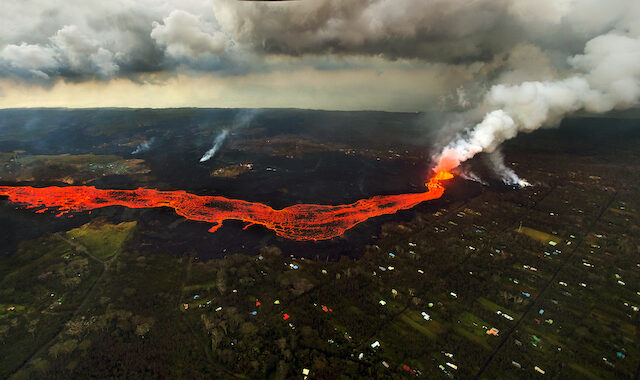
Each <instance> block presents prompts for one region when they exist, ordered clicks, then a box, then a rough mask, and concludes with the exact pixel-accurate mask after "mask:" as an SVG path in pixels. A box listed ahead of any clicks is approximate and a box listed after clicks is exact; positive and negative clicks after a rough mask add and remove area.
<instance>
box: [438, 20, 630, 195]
mask: <svg viewBox="0 0 640 380" xmlns="http://www.w3.org/2000/svg"><path fill="white" fill-rule="evenodd" d="M639 62H640V38H638V36H630V35H623V34H617V33H613V32H612V33H608V34H605V35H602V36H599V37H596V38H594V39H592V40H590V41H589V42H587V44H586V46H585V48H584V54H581V55H576V56H573V57H570V58H569V59H568V63H569V65H571V67H572V68H573V72H574V73H573V75H571V76H568V77H566V78H565V79H561V80H555V81H535V82H523V83H521V84H517V85H503V84H498V85H494V86H493V87H491V89H490V90H489V92H488V93H487V94H486V96H485V99H484V104H483V105H482V106H481V107H480V108H479V109H484V110H488V112H486V114H485V116H484V118H483V119H482V121H480V122H479V123H477V124H476V125H475V126H474V127H473V128H472V129H470V130H467V131H465V132H464V133H462V134H460V135H459V136H458V137H457V138H456V139H455V140H454V141H452V142H451V143H449V144H448V145H447V146H446V147H445V148H444V149H442V150H441V151H440V152H439V153H438V154H437V155H436V157H435V158H436V160H437V162H438V164H437V166H436V168H435V170H451V169H453V168H456V167H457V166H458V165H460V163H462V162H464V161H466V160H468V159H470V158H472V157H473V156H475V155H476V154H478V153H480V152H487V153H492V152H495V151H496V149H497V148H498V146H499V145H500V144H501V143H502V142H504V141H505V140H508V139H511V138H513V137H515V136H516V135H517V134H518V132H531V131H534V130H536V129H538V128H540V127H541V126H543V125H552V124H555V123H558V122H559V121H560V120H561V119H562V118H563V117H564V116H566V115H568V114H570V113H572V112H575V111H578V110H585V111H588V112H593V113H604V112H608V111H611V110H614V109H625V108H629V107H632V106H634V105H637V104H638V101H639V98H640V64H639ZM492 162H493V168H494V169H497V170H498V171H499V172H500V175H501V176H502V178H503V179H504V180H505V181H506V182H508V183H512V184H520V185H522V184H524V182H523V180H521V179H519V178H518V177H517V175H515V173H514V172H513V171H511V170H509V169H507V168H506V167H505V165H504V164H503V163H502V158H501V156H500V154H497V155H494V156H493V158H492ZM498 162H500V163H498Z"/></svg>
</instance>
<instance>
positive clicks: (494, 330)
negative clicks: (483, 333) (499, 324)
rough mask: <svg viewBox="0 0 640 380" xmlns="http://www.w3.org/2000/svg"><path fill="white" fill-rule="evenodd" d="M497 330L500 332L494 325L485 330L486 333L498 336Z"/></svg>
mask: <svg viewBox="0 0 640 380" xmlns="http://www.w3.org/2000/svg"><path fill="white" fill-rule="evenodd" d="M499 332H500V330H498V329H497V328H495V327H492V328H491V329H489V330H487V335H493V336H498V333H499Z"/></svg>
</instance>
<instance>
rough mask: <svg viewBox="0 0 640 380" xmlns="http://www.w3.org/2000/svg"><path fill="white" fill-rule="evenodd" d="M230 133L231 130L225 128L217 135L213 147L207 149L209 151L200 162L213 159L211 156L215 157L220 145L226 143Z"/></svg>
mask: <svg viewBox="0 0 640 380" xmlns="http://www.w3.org/2000/svg"><path fill="white" fill-rule="evenodd" d="M228 134H229V130H228V129H223V130H222V132H220V133H219V134H218V136H216V139H215V140H213V146H212V147H211V149H209V150H208V151H207V153H205V154H204V156H202V158H201V159H200V162H205V161H209V159H211V157H213V156H214V155H215V154H216V152H217V151H218V149H220V147H221V146H222V143H224V140H225V139H226V138H227V135H228Z"/></svg>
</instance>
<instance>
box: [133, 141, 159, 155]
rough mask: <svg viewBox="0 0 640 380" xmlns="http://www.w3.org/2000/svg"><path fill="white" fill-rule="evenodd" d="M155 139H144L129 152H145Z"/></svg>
mask: <svg viewBox="0 0 640 380" xmlns="http://www.w3.org/2000/svg"><path fill="white" fill-rule="evenodd" d="M155 140H156V138H155V137H152V138H151V139H149V140H144V141H143V142H141V143H140V144H139V145H138V146H137V147H136V149H135V150H134V151H133V152H131V154H138V153H142V152H146V151H148V150H149V149H151V145H152V144H153V142H154V141H155Z"/></svg>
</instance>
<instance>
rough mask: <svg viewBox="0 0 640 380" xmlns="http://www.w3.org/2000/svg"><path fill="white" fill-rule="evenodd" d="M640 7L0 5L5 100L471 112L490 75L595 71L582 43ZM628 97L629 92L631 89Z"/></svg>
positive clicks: (78, 1) (31, 0) (500, 3)
mask: <svg viewBox="0 0 640 380" xmlns="http://www.w3.org/2000/svg"><path fill="white" fill-rule="evenodd" d="M639 9H640V5H639V4H638V2H637V0H607V1H603V0H513V1H510V0H473V1H471V0H348V1H346V0H298V1H286V2H273V1H272V2H251V1H236V0H211V1H205V0H202V1H196V0H180V1H177V0H162V1H160V0H137V1H132V0H114V1H91V0H65V1H51V0H23V1H10V0H0V108H13V107H155V108H162V107H295V108H311V109H332V110H365V109H367V110H386V111H407V112H418V111H432V110H436V111H447V112H450V111H465V110H471V109H477V108H478V105H479V104H481V103H483V102H485V103H486V99H487V96H497V95H496V94H495V91H494V92H493V93H491V94H493V95H491V94H490V95H487V94H488V93H490V92H491V91H493V90H492V89H493V88H494V86H495V85H503V86H510V85H518V84H520V83H522V82H525V81H539V82H545V81H546V82H552V81H557V80H562V79H563V78H568V77H572V76H573V75H574V74H575V73H576V72H579V71H581V70H582V71H585V70H586V71H589V70H591V69H592V68H591V67H587V66H589V64H590V63H589V62H587V61H588V59H592V60H593V59H596V58H597V54H598V51H599V50H598V48H601V47H599V46H596V47H595V48H594V49H595V50H594V52H593V53H591V52H589V51H588V47H589V46H590V45H589V42H590V41H593V40H594V39H596V38H597V37H599V36H614V37H615V36H622V37H625V38H629V39H636V40H637V39H638V37H639V36H640V30H639V28H640V26H639V25H640V18H639V17H638V16H639V15H640V11H639ZM612 38H613V37H612ZM621 43H622V42H621ZM591 45H597V44H595V43H592V44H591ZM621 46H622V45H621ZM624 46H631V47H632V48H635V45H633V44H631V45H624ZM592 50H593V49H592ZM576 57H587V58H584V59H583V62H579V61H580V59H579V58H576ZM594 70H595V69H594ZM591 71H593V70H591ZM594 75H595V76H592V77H587V79H589V78H596V79H597V78H602V80H607V77H606V76H598V75H597V73H596V74H594ZM634 75H635V74H634ZM594 80H595V79H594ZM618 90H619V89H617V90H616V91H618ZM625 91H626V92H629V91H631V92H632V94H631V95H629V96H630V98H631V99H633V94H636V92H633V91H638V89H637V88H636V89H634V88H633V86H625V88H624V91H623V90H620V91H618V92H619V93H623V92H625ZM635 99H636V100H637V96H636V98H635Z"/></svg>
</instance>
